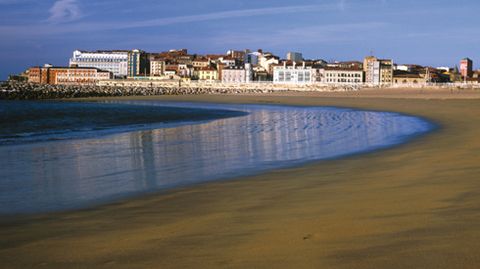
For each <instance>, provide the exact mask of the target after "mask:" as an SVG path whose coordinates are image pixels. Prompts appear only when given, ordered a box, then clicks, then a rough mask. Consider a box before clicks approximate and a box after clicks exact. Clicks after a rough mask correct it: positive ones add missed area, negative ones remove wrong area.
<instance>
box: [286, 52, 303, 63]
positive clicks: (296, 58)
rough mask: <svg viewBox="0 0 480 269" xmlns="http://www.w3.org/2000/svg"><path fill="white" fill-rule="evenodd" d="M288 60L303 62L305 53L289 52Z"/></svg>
mask: <svg viewBox="0 0 480 269" xmlns="http://www.w3.org/2000/svg"><path fill="white" fill-rule="evenodd" d="M287 60H288V61H292V62H301V61H303V55H302V54H301V53H300V52H288V53H287Z"/></svg>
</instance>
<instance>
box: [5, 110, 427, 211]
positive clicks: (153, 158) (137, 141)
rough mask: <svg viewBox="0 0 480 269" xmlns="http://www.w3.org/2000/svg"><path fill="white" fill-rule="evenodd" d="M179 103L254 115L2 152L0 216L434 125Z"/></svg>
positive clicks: (252, 167) (391, 140)
mask: <svg viewBox="0 0 480 269" xmlns="http://www.w3.org/2000/svg"><path fill="white" fill-rule="evenodd" d="M128 103H135V104H147V105H168V106H172V105H173V104H172V103H168V104H165V103H160V102H141V101H137V102H133V101H130V102H128ZM175 105H177V106H181V107H185V106H192V107H199V108H219V109H231V110H239V111H246V112H248V113H249V114H248V116H244V117H236V118H226V119H221V120H215V121H210V122H206V123H202V124H194V125H184V126H179V127H174V128H165V129H155V130H147V131H136V132H130V133H123V134H117V135H111V136H105V137H99V138H94V139H83V140H67V141H58V142H46V143H37V144H27V145H12V146H3V147H0V162H1V163H2V168H0V178H2V181H1V186H0V205H1V206H0V214H14V213H32V212H40V211H55V210H63V209H71V208H78V207H84V206H88V205H91V204H94V203H101V202H104V201H110V200H112V199H117V198H122V197H127V196H130V195H133V194H139V193H144V192H151V191H155V190H159V189H162V188H169V187H173V186H179V185H185V184H191V183H197V182H204V181H208V180H215V179H223V178H232V177H237V176H241V175H246V174H252V173H256V172H260V171H264V170H268V169H272V168H279V167H285V166H289V165H294V164H298V163H302V162H305V161H310V160H318V159H325V158H334V157H340V156H343V155H347V154H353V153H358V152H364V151H370V150H374V149H378V148H383V147H387V146H390V145H393V144H398V143H401V142H404V141H406V139H408V138H410V137H412V136H414V135H418V134H421V133H425V132H427V131H428V130H430V129H431V128H432V125H431V124H429V123H427V122H425V121H423V120H421V119H418V118H415V117H409V116H403V115H399V114H393V113H383V112H365V111H354V110H347V109H336V108H318V107H310V108H308V107H288V106H260V105H213V104H184V103H178V104H175Z"/></svg>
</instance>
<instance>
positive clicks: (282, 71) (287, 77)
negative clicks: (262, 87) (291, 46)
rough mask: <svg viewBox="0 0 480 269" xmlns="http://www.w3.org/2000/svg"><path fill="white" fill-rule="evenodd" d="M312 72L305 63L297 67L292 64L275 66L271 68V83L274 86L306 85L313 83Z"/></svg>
mask: <svg viewBox="0 0 480 269" xmlns="http://www.w3.org/2000/svg"><path fill="white" fill-rule="evenodd" d="M314 72H315V70H313V69H312V67H311V66H306V65H305V63H304V64H302V65H297V64H296V62H293V63H292V64H291V65H287V63H286V62H284V64H283V65H277V66H275V67H274V68H273V83H276V84H306V83H312V82H314Z"/></svg>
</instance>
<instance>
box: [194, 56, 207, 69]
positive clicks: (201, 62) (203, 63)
mask: <svg viewBox="0 0 480 269" xmlns="http://www.w3.org/2000/svg"><path fill="white" fill-rule="evenodd" d="M192 65H193V67H194V68H204V67H209V66H210V60H208V59H206V58H196V59H194V60H193V61H192Z"/></svg>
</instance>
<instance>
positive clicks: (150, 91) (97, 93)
mask: <svg viewBox="0 0 480 269" xmlns="http://www.w3.org/2000/svg"><path fill="white" fill-rule="evenodd" d="M363 89H423V90H438V89H443V90H451V91H461V90H480V85H476V84H462V83H457V84H454V83H442V84H434V83H431V84H391V85H377V86H375V85H369V84H363V85H349V84H332V85H329V84H321V83H312V84H276V83H272V82H261V83H258V82H257V83H221V82H207V81H189V82H184V81H173V80H172V81H170V80H168V81H150V80H105V81H99V82H98V83H97V84H96V85H50V84H36V83H26V82H14V81H8V82H3V83H1V84H0V100H37V99H59V98H84V97H115V96H154V95H203V94H265V93H281V92H351V91H359V90H363Z"/></svg>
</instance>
